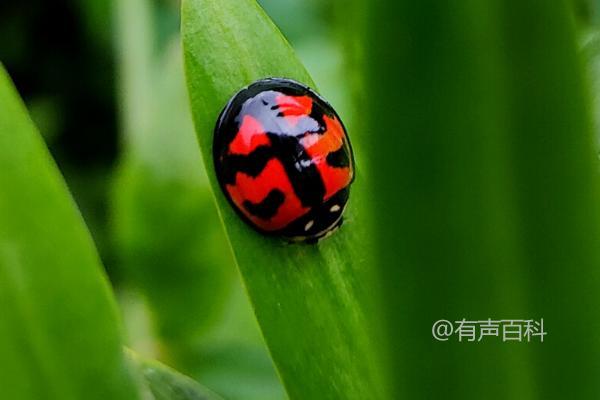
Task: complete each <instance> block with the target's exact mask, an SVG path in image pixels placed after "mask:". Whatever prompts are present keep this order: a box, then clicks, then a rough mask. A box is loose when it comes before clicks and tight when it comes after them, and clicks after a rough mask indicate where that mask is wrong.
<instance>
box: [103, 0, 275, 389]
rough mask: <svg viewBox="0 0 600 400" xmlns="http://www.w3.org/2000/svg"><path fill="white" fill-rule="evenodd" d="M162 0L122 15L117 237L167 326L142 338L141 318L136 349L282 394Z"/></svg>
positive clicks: (137, 2) (124, 265) (134, 283)
mask: <svg viewBox="0 0 600 400" xmlns="http://www.w3.org/2000/svg"><path fill="white" fill-rule="evenodd" d="M155 3H156V2H152V1H149V0H128V1H122V2H119V3H118V4H117V8H116V15H115V17H116V21H117V27H118V32H119V34H118V35H117V36H116V38H117V46H118V49H119V53H118V54H119V71H120V76H121V82H120V87H121V91H120V92H121V93H122V94H121V120H122V125H123V142H124V143H123V145H124V153H123V157H122V159H121V163H120V166H119V168H118V175H117V180H116V184H115V187H114V191H113V200H114V201H113V213H112V217H113V218H112V227H113V233H114V243H115V245H116V249H117V254H118V266H119V268H120V270H121V272H123V274H124V275H125V277H126V280H127V286H128V287H129V288H135V289H139V290H140V291H141V292H142V293H143V296H144V299H145V300H146V303H147V304H148V305H149V306H150V307H149V308H150V310H149V311H150V317H151V322H152V323H153V325H154V326H152V327H151V328H156V331H157V332H153V331H152V329H150V330H151V331H152V332H149V333H150V334H149V335H148V333H145V336H144V337H140V335H139V334H136V333H135V332H136V331H139V327H137V326H134V325H135V324H136V322H135V321H131V324H128V326H129V327H130V328H131V331H132V334H131V337H130V340H131V343H130V346H131V347H133V348H136V350H138V351H143V352H144V355H145V356H154V354H153V352H152V350H153V349H158V354H157V356H158V357H159V358H160V359H161V360H164V361H165V362H167V363H169V364H170V365H172V366H174V367H176V368H177V369H178V370H181V371H183V372H185V373H187V374H188V375H190V376H192V377H197V378H198V379H200V380H201V381H202V382H203V383H204V384H205V385H206V386H208V387H210V388H212V389H214V390H215V391H217V392H219V393H220V394H222V395H223V396H225V397H227V398H228V399H230V400H235V399H243V400H254V399H256V400H268V399H273V400H276V399H281V398H282V397H283V396H284V392H283V388H282V387H281V384H280V383H279V380H278V378H277V376H276V373H275V370H274V368H273V365H272V362H271V360H270V358H269V355H268V354H267V351H266V348H265V345H264V343H263V341H262V338H261V337H260V333H259V332H258V327H257V324H256V321H255V320H254V319H253V315H252V310H251V308H250V306H249V305H248V300H247V298H246V296H245V294H244V293H242V288H241V282H240V281H239V279H238V278H237V273H236V272H235V269H234V268H235V266H234V262H233V258H232V256H231V250H230V249H229V245H228V243H227V240H226V238H225V235H224V233H223V229H222V226H221V222H220V220H219V217H218V215H217V212H216V208H215V205H214V201H213V199H212V195H211V193H210V188H209V186H208V180H207V178H206V173H205V171H204V168H203V165H202V162H201V159H200V151H199V149H198V146H197V142H196V138H195V137H194V130H193V126H192V122H191V116H190V113H189V105H188V98H187V94H186V90H185V81H184V76H183V67H182V59H183V57H182V55H181V50H180V46H179V31H178V30H171V31H168V30H164V29H162V28H160V27H162V26H164V25H165V22H164V21H162V20H161V19H160V18H159V17H161V18H162V17H163V12H164V11H165V10H162V9H161V10H160V11H161V13H158V12H157V10H156V8H155V6H156V4H155ZM175 10H176V11H178V9H177V8H175ZM128 299H129V297H128V296H125V300H124V304H125V305H126V306H128V303H130V301H129V300H128ZM127 309H128V314H131V312H129V310H131V309H132V307H129V306H128V307H127ZM137 310H139V307H138V308H137ZM133 312H134V313H136V311H133ZM134 317H135V318H138V320H139V317H137V316H134ZM154 333H156V334H157V336H158V342H159V343H158V345H156V344H155V337H154V335H153V334H154ZM148 339H149V340H148ZM148 343H150V346H148V345H147V344H148ZM152 344H154V346H153V345H152Z"/></svg>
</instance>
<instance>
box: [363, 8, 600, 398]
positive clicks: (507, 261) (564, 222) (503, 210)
mask: <svg viewBox="0 0 600 400" xmlns="http://www.w3.org/2000/svg"><path fill="white" fill-rule="evenodd" d="M365 6H366V7H367V8H368V9H367V10H366V11H365V12H363V15H368V16H369V17H370V20H369V23H368V35H367V36H366V37H365V38H364V46H365V47H364V49H365V57H364V61H365V63H366V65H367V70H366V76H367V82H366V85H364V87H365V88H366V90H365V92H364V93H363V96H362V97H363V98H364V99H368V102H365V103H364V110H365V114H364V115H365V116H366V117H367V126H369V127H371V128H372V130H371V131H370V134H371V135H377V141H376V144H375V145H373V146H371V147H370V152H371V154H370V156H371V157H370V158H371V160H372V161H373V175H372V176H373V177H374V179H373V182H372V187H373V192H374V194H375V196H374V203H373V206H374V208H375V209H376V223H377V227H378V229H377V230H376V231H375V232H376V234H377V235H376V238H377V247H378V252H377V254H378V264H379V268H380V271H381V277H382V281H383V282H384V290H383V292H384V295H385V302H384V304H386V315H387V320H388V321H390V324H389V325H388V327H389V331H388V336H389V341H390V342H391V343H392V344H393V346H392V347H391V349H390V353H391V366H390V368H389V369H390V371H391V372H392V381H391V382H392V384H393V386H394V393H393V398H410V399H420V398H445V399H478V398H481V397H482V396H483V397H485V398H486V399H506V398H519V399H564V398H582V399H583V398H593V397H597V396H598V393H600V385H599V383H598V382H599V381H598V379H597V372H596V371H598V369H599V368H600V342H599V341H598V336H597V335H596V334H594V333H591V332H597V329H598V325H599V324H598V318H597V315H596V314H597V310H598V308H599V307H600V297H599V296H598V290H599V289H600V270H599V269H598V265H600V215H599V211H600V208H599V205H600V198H599V197H598V176H597V165H596V161H595V160H594V154H593V141H592V139H591V135H590V129H589V123H588V121H589V116H588V112H587V111H588V110H587V108H588V105H587V104H586V99H585V95H584V88H583V85H582V79H581V71H580V69H579V65H578V64H579V60H578V59H577V56H576V53H575V45H574V33H573V27H572V26H571V22H570V17H571V16H570V14H569V13H570V10H569V9H568V7H567V6H566V5H565V2H561V1H558V2H539V1H535V0H512V1H506V0H497V1H491V2H481V1H478V0H468V1H464V2H436V1H420V2H415V1H411V0H400V1H397V0H387V1H380V2H369V3H368V4H367V3H365ZM424 21H426V22H424ZM547 27H552V29H546V28H547ZM381 143H383V144H385V145H383V146H381V145H377V144H381ZM390 199H393V202H394V204H393V206H391V207H389V201H390ZM386 206H388V207H386ZM463 318H465V319H467V320H485V319H488V318H491V319H493V320H500V319H535V320H539V319H540V318H543V319H544V322H545V330H546V332H547V337H546V338H545V340H544V343H539V340H538V339H537V338H536V340H535V341H533V340H532V341H533V342H532V343H514V342H507V343H503V341H502V331H500V337H489V338H488V337H486V338H483V340H482V341H481V342H479V343H465V339H464V338H463V342H462V343H460V342H459V341H458V338H457V337H456V335H455V336H453V337H452V338H450V340H448V341H446V342H439V341H436V340H435V339H434V338H433V337H432V325H433V324H434V322H435V321H437V320H440V319H446V320H450V321H457V320H461V319H463ZM582 321H584V322H582ZM455 326H456V325H455ZM574 338H577V339H574Z"/></svg>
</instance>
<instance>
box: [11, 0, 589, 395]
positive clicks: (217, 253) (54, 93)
mask: <svg viewBox="0 0 600 400" xmlns="http://www.w3.org/2000/svg"><path fill="white" fill-rule="evenodd" d="M259 2H260V3H261V5H262V6H263V7H264V8H265V10H266V11H267V13H268V14H269V15H270V16H271V18H273V19H274V21H275V22H276V23H277V24H278V26H279V27H280V29H281V30H282V31H283V32H284V34H285V35H286V37H287V38H288V39H289V40H290V42H291V43H292V45H293V47H294V48H295V49H296V51H297V52H298V54H299V56H300V58H301V59H302V61H303V62H304V63H305V65H306V67H307V68H308V70H309V71H310V73H311V74H312V76H313V78H314V79H315V81H316V82H317V84H318V86H319V89H320V91H321V92H322V93H323V94H324V96H325V97H326V98H328V99H329V100H330V102H331V103H332V104H333V105H334V106H335V107H336V109H337V110H338V112H339V113H340V115H341V117H342V119H344V121H346V124H347V125H349V126H350V127H351V126H352V125H353V124H355V123H356V124H360V123H361V121H360V120H359V119H360V113H358V112H353V110H355V108H354V107H355V106H354V105H353V102H352V101H351V98H352V94H354V93H356V92H357V90H358V89H357V85H358V84H359V82H357V77H356V74H357V70H358V69H357V68H356V63H357V60H359V59H360V57H358V56H357V55H356V49H357V43H356V41H357V35H358V33H357V32H358V31H359V29H357V20H356V18H357V17H356V15H355V14H353V12H354V11H355V10H356V9H353V8H352V7H348V5H347V3H346V2H344V1H343V0H261V1H259ZM572 5H573V10H574V15H575V17H576V21H577V27H578V29H579V32H578V34H579V39H580V43H581V48H582V52H583V53H584V54H585V56H586V58H585V59H586V60H588V61H589V63H588V65H589V67H590V68H589V71H590V79H591V81H592V82H593V83H594V85H592V88H593V89H594V90H592V97H594V98H595V97H596V94H595V93H600V84H598V82H600V79H596V77H597V76H600V67H599V66H598V65H600V64H599V61H598V54H600V45H599V44H598V43H600V41H599V40H598V37H597V34H596V24H598V23H600V6H599V3H598V2H596V1H592V0H589V1H586V0H572ZM179 7H180V4H179V2H178V1H176V0H122V1H118V0H58V1H55V2H47V1H43V0H28V1H27V2H26V3H23V2H17V1H13V0H4V1H2V2H0V60H2V62H3V63H4V65H5V66H6V68H7V70H8V72H9V74H10V75H11V77H12V78H13V79H14V81H15V84H16V86H17V89H18V91H19V93H20V94H21V95H22V96H23V98H24V99H25V101H26V103H27V107H28V109H29V110H30V112H31V114H32V117H33V119H34V120H35V122H36V124H37V125H38V127H39V129H40V131H41V132H42V134H43V135H44V138H45V140H46V143H47V144H48V146H49V148H50V150H51V152H52V154H53V156H54V157H55V159H56V161H57V163H58V165H59V167H60V170H61V171H62V173H63V174H64V175H65V178H66V180H67V183H68V185H69V188H70V189H71V191H72V192H73V194H74V196H75V198H76V201H77V204H78V205H79V207H80V209H81V211H82V213H83V216H84V218H85V221H86V223H87V225H88V227H89V228H90V230H91V231H92V235H93V237H94V240H95V243H96V245H97V246H98V249H99V252H100V254H101V257H102V260H103V263H104V265H105V267H106V269H107V271H108V274H109V277H110V279H111V282H112V284H113V286H114V287H115V290H116V292H117V295H118V298H119V301H120V303H121V310H122V311H123V314H124V321H125V325H126V331H127V336H128V345H129V346H130V347H131V348H133V349H134V350H136V351H137V352H139V353H140V354H142V355H144V356H147V357H149V358H158V359H159V360H161V361H163V362H165V363H167V364H168V365H170V366H173V367H175V368H176V369H178V370H179V371H181V372H184V373H186V374H188V375H190V376H192V377H194V378H196V379H197V380H198V381H200V382H202V383H203V384H204V385H205V386H207V387H209V388H211V389H214V390H215V391H216V392H217V393H220V394H222V395H223V396H224V397H225V398H228V399H264V400H267V399H282V398H285V394H284V391H283V388H282V386H281V383H280V382H279V380H278V378H277V375H276V372H275V370H274V368H273V365H272V363H271V360H270V358H269V355H268V352H267V349H266V347H265V345H264V343H263V340H262V337H261V335H260V332H259V330H258V326H257V324H256V321H255V319H254V316H253V313H252V310H251V307H250V305H249V303H248V300H247V298H246V295H245V293H244V288H243V287H242V283H241V281H240V279H239V277H238V274H237V272H236V270H235V265H234V263H233V260H232V255H231V252H230V249H229V247H228V244H227V242H226V239H225V236H224V234H223V231H222V228H221V225H220V222H219V218H218V216H217V214H216V208H215V206H214V204H213V199H212V195H211V193H210V189H209V186H208V182H207V179H206V176H205V173H204V171H203V166H202V163H201V160H200V153H199V150H198V148H197V145H196V142H195V141H196V139H195V137H194V132H193V128H192V124H191V120H190V115H189V110H188V108H189V106H188V103H187V97H186V92H185V83H184V78H183V70H182V55H181V49H180V44H179ZM422 23H423V24H424V26H426V24H427V21H425V20H424V21H422ZM595 104H600V102H597V101H596V102H595ZM595 109H596V110H597V111H596V114H597V115H600V111H598V110H600V107H597V106H596V107H595ZM597 120H598V119H597ZM175 131H177V132H178V134H177V135H174V134H173V132H175ZM598 131H600V129H599V130H598ZM175 137H176V138H179V139H180V140H178V141H174V140H173V138H175ZM359 161H360V160H359ZM199 227H203V228H202V229H199ZM199 271H201V273H199ZM190 315H193V316H194V318H190ZM498 317H504V316H498Z"/></svg>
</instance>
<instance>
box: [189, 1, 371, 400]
mask: <svg viewBox="0 0 600 400" xmlns="http://www.w3.org/2000/svg"><path fill="white" fill-rule="evenodd" d="M182 32H183V43H184V55H185V67H186V77H187V81H188V90H189V94H190V99H191V104H192V115H193V119H194V123H195V127H196V132H197V135H198V140H199V143H200V148H201V151H202V153H203V157H204V161H205V165H206V166H207V169H208V176H209V181H210V182H211V185H212V187H213V190H214V192H215V196H216V199H217V205H218V207H219V210H220V214H221V217H222V219H223V222H224V225H225V228H226V231H227V235H228V238H229V241H230V243H231V246H232V248H233V251H234V255H235V258H236V261H237V265H238V267H239V269H240V272H241V273H242V277H243V279H244V282H245V285H246V289H247V291H248V294H249V295H250V298H251V301H252V303H253V306H254V310H255V313H256V316H257V318H258V321H259V324H260V325H261V328H262V331H263V334H264V336H265V339H266V342H267V345H268V346H269V349H270V351H271V354H272V356H273V359H274V361H275V364H276V366H277V368H278V370H279V374H280V376H281V378H282V380H283V382H284V385H285V387H286V389H287V392H288V395H289V396H290V398H292V399H308V398H346V399H365V398H378V396H379V391H380V389H381V388H380V385H379V384H378V383H377V381H378V376H377V373H376V371H375V370H374V366H373V359H372V357H373V354H374V352H373V348H372V343H371V338H370V333H369V329H370V328H371V327H372V326H371V325H370V323H369V319H368V317H367V315H368V314H369V313H370V312H369V311H368V310H369V305H368V302H367V300H366V299H367V297H366V293H367V292H368V291H369V289H370V286H369V279H368V278H369V272H370V271H369V263H368V256H369V254H370V253H369V250H368V249H366V248H365V247H366V246H367V244H368V243H369V241H368V240H367V239H368V231H367V230H366V227H367V226H368V224H367V223H366V222H365V219H366V214H365V213H364V210H363V206H362V205H363V199H364V195H365V192H364V181H363V177H362V175H359V176H358V178H357V180H356V183H355V184H354V186H353V193H352V198H351V201H350V205H349V209H348V210H347V213H346V215H347V217H346V223H345V225H344V226H343V227H342V228H341V229H340V231H338V232H336V234H335V235H333V236H332V237H330V238H328V239H327V240H324V241H322V242H320V243H319V244H317V245H312V246H310V245H289V244H286V243H283V242H282V241H280V240H278V239H275V238H267V237H264V236H262V235H259V234H257V233H256V232H254V231H253V230H252V229H251V228H249V227H248V226H246V225H245V224H244V223H243V222H242V221H240V219H239V217H237V215H236V214H235V213H234V211H233V210H232V209H231V207H230V206H229V204H228V203H227V201H226V199H225V198H224V196H223V195H222V193H221V192H220V189H219V187H218V184H217V182H216V178H215V174H214V171H213V169H212V156H211V145H212V130H213V127H214V124H215V121H216V119H217V116H218V114H219V112H220V110H221V108H222V107H223V106H224V105H225V103H226V102H227V100H228V99H229V98H230V97H231V96H232V95H233V94H234V93H235V92H236V91H237V90H239V89H241V88H242V87H244V86H245V85H248V84H249V83H251V82H252V81H254V80H256V79H259V78H264V77H273V76H275V77H289V78H294V79H296V80H299V81H301V82H304V83H307V84H309V85H311V86H314V84H313V82H312V80H311V78H310V77H309V76H308V74H307V72H306V70H305V69H304V68H303V67H302V65H301V64H300V63H299V61H298V60H297V58H296V56H295V54H294V52H293V51H292V49H291V48H290V46H289V45H288V44H287V42H286V41H285V39H284V38H283V37H282V36H281V34H280V32H279V31H278V30H277V28H276V27H275V26H274V25H273V23H272V22H271V21H270V20H269V19H268V17H267V16H266V15H265V14H264V12H263V11H262V10H261V9H260V8H259V6H258V5H257V4H256V3H255V2H254V1H252V0H244V1H213V0H185V1H184V2H183V6H182Z"/></svg>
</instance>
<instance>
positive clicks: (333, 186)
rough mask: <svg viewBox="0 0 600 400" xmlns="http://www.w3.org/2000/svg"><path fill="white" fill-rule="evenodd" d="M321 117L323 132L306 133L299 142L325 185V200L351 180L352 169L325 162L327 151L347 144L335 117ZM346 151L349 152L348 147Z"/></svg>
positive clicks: (329, 151)
mask: <svg viewBox="0 0 600 400" xmlns="http://www.w3.org/2000/svg"><path fill="white" fill-rule="evenodd" d="M323 119H324V120H325V125H326V127H327V130H326V131H325V133H323V134H317V133H313V134H310V135H306V136H305V137H304V138H302V140H301V143H302V145H303V146H304V148H305V149H306V152H307V153H308V155H309V156H310V157H311V159H312V162H313V164H314V165H316V167H317V169H318V170H319V173H320V174H321V178H322V179H323V184H324V185H325V198H324V200H327V199H329V198H330V197H331V196H333V195H334V194H336V193H337V192H338V191H339V190H341V189H343V188H345V187H346V186H348V185H349V184H350V182H352V176H353V174H354V171H353V170H352V169H351V168H349V167H343V168H338V167H332V166H331V165H329V164H328V163H327V155H328V154H329V153H331V152H334V151H336V150H339V148H340V147H342V146H345V145H346V146H347V144H346V143H345V142H344V137H345V134H344V128H343V127H342V124H341V123H340V122H339V121H338V120H337V118H330V117H328V116H327V115H325V116H323ZM348 153H350V150H349V149H348Z"/></svg>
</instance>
